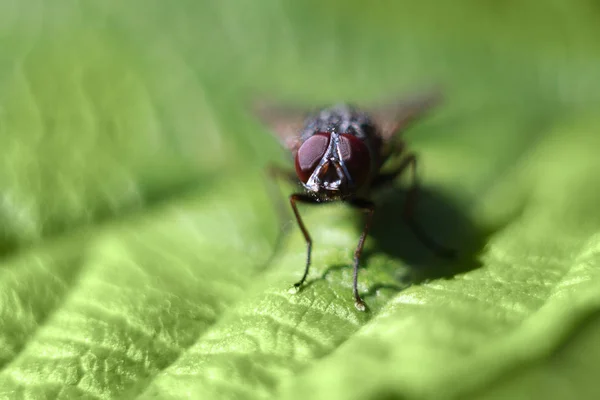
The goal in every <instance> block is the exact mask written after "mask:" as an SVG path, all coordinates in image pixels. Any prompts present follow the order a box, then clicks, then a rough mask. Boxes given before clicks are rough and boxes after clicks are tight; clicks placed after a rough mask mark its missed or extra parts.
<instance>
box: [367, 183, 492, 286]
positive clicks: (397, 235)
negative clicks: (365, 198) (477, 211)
mask: <svg viewBox="0 0 600 400" xmlns="http://www.w3.org/2000/svg"><path fill="white" fill-rule="evenodd" d="M405 200H406V192H405V191H403V190H402V189H400V188H393V189H392V190H390V191H388V192H387V193H385V194H383V195H380V196H378V198H377V199H376V201H377V209H376V211H375V214H374V217H373V225H372V227H371V231H370V232H369V239H368V240H372V241H373V242H374V243H373V246H371V247H370V249H368V250H365V252H364V253H363V265H367V266H368V264H369V258H371V257H372V256H373V255H375V254H377V253H380V252H382V253H385V254H388V255H389V256H391V257H393V258H397V259H400V260H402V261H403V262H404V263H405V264H406V266H407V268H408V269H409V274H410V278H409V281H410V283H412V284H415V283H420V282H423V281H426V280H430V279H439V278H451V277H453V276H455V275H456V274H459V273H463V272H467V271H471V270H474V269H476V268H479V267H480V266H481V263H480V261H479V260H478V256H479V254H480V253H481V250H482V248H483V246H484V244H485V242H486V240H487V237H488V235H489V232H488V233H485V232H483V231H482V230H481V229H478V228H477V227H476V226H475V224H474V223H473V222H472V221H471V220H470V218H469V217H468V216H467V215H466V213H465V212H464V211H463V210H461V208H460V207H459V206H458V205H457V204H455V202H454V201H452V200H451V199H450V198H448V197H447V196H444V195H443V194H441V193H439V192H436V191H432V190H430V189H427V188H422V189H421V190H420V192H419V198H418V202H417V206H416V210H415V220H416V222H417V224H419V226H420V227H421V228H422V230H423V232H424V233H426V234H427V235H428V236H430V237H431V239H432V240H433V241H435V242H436V243H438V244H439V245H441V246H443V247H446V248H448V249H452V250H454V251H455V253H456V254H455V255H454V256H452V257H441V256H439V255H436V254H435V253H434V252H433V251H432V250H431V249H429V248H428V247H427V246H426V245H425V244H424V243H423V242H422V241H420V240H419V239H418V238H417V236H416V235H415V234H414V232H413V231H412V230H411V229H410V227H409V225H408V224H407V223H406V221H405V219H404V216H403V208H404V203H405Z"/></svg>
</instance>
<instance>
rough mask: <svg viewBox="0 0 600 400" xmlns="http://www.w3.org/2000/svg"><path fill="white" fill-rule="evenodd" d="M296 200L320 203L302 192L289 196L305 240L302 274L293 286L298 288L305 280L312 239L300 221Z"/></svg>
mask: <svg viewBox="0 0 600 400" xmlns="http://www.w3.org/2000/svg"><path fill="white" fill-rule="evenodd" d="M296 202H300V203H308V204H321V203H319V202H318V201H317V200H316V199H315V198H314V197H311V196H309V195H306V194H302V193H294V194H292V195H291V196H290V205H291V206H292V210H293V211H294V215H295V216H296V221H297V222H298V226H299V227H300V230H301V231H302V234H303V235H304V240H305V241H306V266H305V267H304V274H303V275H302V278H300V280H299V281H298V282H296V283H295V284H294V288H295V289H296V290H298V289H299V288H300V287H301V286H302V284H303V283H304V281H306V277H307V276H308V270H309V269H310V255H311V250H312V239H311V237H310V234H309V233H308V229H306V226H305V225H304V222H303V221H302V217H300V213H299V212H298V207H297V205H296Z"/></svg>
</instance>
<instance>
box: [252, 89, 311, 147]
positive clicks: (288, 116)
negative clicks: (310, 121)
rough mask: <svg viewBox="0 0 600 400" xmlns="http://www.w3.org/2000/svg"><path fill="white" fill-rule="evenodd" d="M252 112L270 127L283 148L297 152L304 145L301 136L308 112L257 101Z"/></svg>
mask: <svg viewBox="0 0 600 400" xmlns="http://www.w3.org/2000/svg"><path fill="white" fill-rule="evenodd" d="M252 111H253V113H254V115H256V116H257V117H258V118H259V119H260V120H261V121H262V123H263V124H265V125H266V126H267V127H269V128H270V129H271V131H272V133H274V134H275V135H276V136H277V138H278V139H279V141H280V142H281V144H282V145H283V147H285V148H286V149H288V150H290V151H291V152H293V153H294V152H296V151H297V150H298V148H299V147H300V145H301V144H302V142H301V140H300V134H301V133H302V128H303V127H304V122H305V120H306V117H307V116H308V110H302V109H300V108H294V107H291V106H282V105H276V103H274V102H268V101H256V102H254V104H253V106H252Z"/></svg>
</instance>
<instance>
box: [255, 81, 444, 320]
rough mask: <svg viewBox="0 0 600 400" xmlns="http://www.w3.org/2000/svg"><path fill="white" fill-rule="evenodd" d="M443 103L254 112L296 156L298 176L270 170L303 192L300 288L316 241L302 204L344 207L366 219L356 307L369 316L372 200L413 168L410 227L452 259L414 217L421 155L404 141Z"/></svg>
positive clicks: (427, 98) (297, 196) (423, 99)
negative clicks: (366, 282)
mask: <svg viewBox="0 0 600 400" xmlns="http://www.w3.org/2000/svg"><path fill="white" fill-rule="evenodd" d="M439 101H440V95H439V93H438V92H428V93H426V94H424V95H419V96H414V97H412V98H407V99H404V100H400V101H395V102H388V103H386V104H382V105H379V106H374V107H371V108H363V109H359V108H357V107H356V106H354V105H352V104H338V105H333V106H328V107H323V108H318V109H315V110H313V111H307V110H301V109H297V108H291V107H285V106H279V105H276V104H274V103H272V104H266V103H258V104H256V105H255V107H254V110H255V113H256V114H257V115H258V117H259V118H260V119H261V120H262V121H263V123H265V124H266V125H267V126H268V127H270V129H271V130H272V131H273V133H275V134H276V136H277V137H278V139H279V140H280V142H281V144H282V145H283V147H284V148H285V149H287V150H288V151H289V152H291V155H292V158H293V160H294V163H295V171H288V170H285V169H281V168H279V167H271V168H270V172H271V174H272V175H276V176H279V177H284V178H286V179H287V180H290V181H292V182H294V183H297V184H299V186H301V187H302V188H303V190H302V191H301V192H298V193H293V194H292V195H291V196H290V197H289V201H290V205H291V208H292V211H293V212H294V216H295V218H296V221H297V223H298V226H299V228H300V230H301V231H302V234H303V235H304V239H305V240H306V264H305V267H304V273H303V275H302V278H301V279H300V280H299V281H298V282H297V283H296V284H295V285H294V287H295V288H296V289H299V288H300V287H301V286H302V285H303V284H304V282H305V281H306V278H307V276H308V272H309V269H310V263H311V250H312V243H313V242H312V239H311V236H310V234H309V232H308V229H307V228H306V226H305V224H304V222H303V220H302V217H301V216H300V213H299V212H298V207H297V204H298V203H309V204H319V203H327V202H332V201H342V202H344V203H346V204H348V205H350V206H352V207H354V208H357V209H359V210H361V211H362V212H363V213H364V214H365V215H366V221H365V224H364V228H363V230H362V234H361V235H360V239H359V241H358V245H357V246H356V250H355V251H354V269H353V283H352V290H353V295H354V301H355V306H356V308H357V309H358V310H360V311H365V309H366V306H365V303H364V301H363V300H362V299H361V297H360V295H359V293H358V287H357V282H358V267H359V263H360V257H361V253H362V250H363V246H364V244H365V239H366V237H367V234H368V232H369V228H370V227H371V222H372V218H373V213H374V212H375V203H374V202H373V201H372V200H371V195H372V194H373V193H374V192H375V191H376V190H378V189H381V188H383V187H385V186H390V185H392V184H393V182H394V181H395V179H396V178H397V177H398V176H400V175H401V174H402V173H403V172H404V171H406V170H410V178H411V184H410V187H409V189H408V192H407V198H406V202H405V204H404V213H403V215H404V217H405V221H406V222H407V224H408V225H409V227H410V228H411V230H412V231H413V233H414V234H415V235H416V236H417V238H418V239H420V241H422V242H423V243H424V244H425V245H426V246H427V247H429V248H430V249H431V250H432V251H434V252H435V253H437V254H438V255H440V256H451V255H452V253H453V251H452V250H450V249H446V248H444V247H442V246H441V245H439V244H437V243H436V242H434V241H433V240H432V239H431V238H430V237H429V236H428V235H427V234H426V233H425V232H424V231H423V230H422V229H421V227H420V226H419V225H418V224H417V223H416V222H415V219H414V217H413V215H414V212H413V211H414V208H415V204H416V196H417V193H418V188H419V183H418V178H417V158H416V156H415V154H414V153H412V152H409V151H407V149H406V147H405V144H404V142H403V141H402V140H401V139H400V138H399V135H398V133H399V132H401V131H403V130H404V129H406V128H407V126H408V125H409V124H410V123H411V122H413V121H414V120H415V119H416V118H418V117H420V116H422V115H423V114H425V113H426V112H427V111H429V110H430V109H431V108H432V107H433V106H434V105H436V104H438V102H439ZM384 166H385V168H384Z"/></svg>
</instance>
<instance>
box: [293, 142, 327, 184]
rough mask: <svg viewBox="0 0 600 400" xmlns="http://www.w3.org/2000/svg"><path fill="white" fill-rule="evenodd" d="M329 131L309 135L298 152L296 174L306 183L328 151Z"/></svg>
mask: <svg viewBox="0 0 600 400" xmlns="http://www.w3.org/2000/svg"><path fill="white" fill-rule="evenodd" d="M330 136H331V135H330V134H329V133H325V132H319V133H315V134H314V135H313V136H311V137H309V138H308V139H307V140H306V141H305V142H304V143H302V146H300V148H299V149H298V153H297V154H296V174H298V178H300V180H301V181H302V182H304V183H306V182H307V181H308V179H309V178H310V176H311V175H312V173H313V172H314V171H315V168H317V166H318V165H319V162H320V161H321V158H323V156H324V155H325V152H326V151H327V146H328V145H329V138H330Z"/></svg>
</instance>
